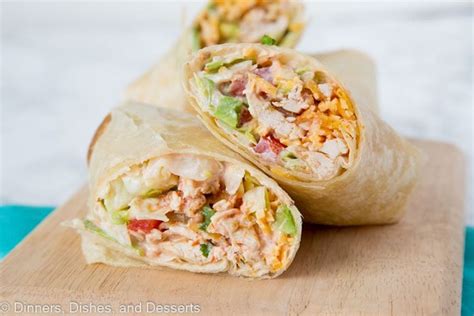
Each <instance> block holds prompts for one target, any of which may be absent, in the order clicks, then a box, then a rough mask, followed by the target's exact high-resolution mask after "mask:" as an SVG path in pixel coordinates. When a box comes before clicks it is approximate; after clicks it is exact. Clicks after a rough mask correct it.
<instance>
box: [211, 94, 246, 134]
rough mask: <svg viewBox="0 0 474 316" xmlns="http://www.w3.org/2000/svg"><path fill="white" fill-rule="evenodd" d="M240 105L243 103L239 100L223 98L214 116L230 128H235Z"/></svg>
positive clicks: (237, 122)
mask: <svg viewBox="0 0 474 316" xmlns="http://www.w3.org/2000/svg"><path fill="white" fill-rule="evenodd" d="M242 105H243V103H242V101H240V100H239V99H236V98H232V97H228V96H223V97H222V98H221V99H220V100H219V104H218V105H217V108H216V111H215V113H214V115H215V116H216V117H217V118H218V119H219V120H221V121H222V122H224V123H225V124H227V125H229V126H230V127H233V128H237V125H238V124H239V114H240V110H241V109H242Z"/></svg>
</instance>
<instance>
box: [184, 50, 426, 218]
mask: <svg viewBox="0 0 474 316" xmlns="http://www.w3.org/2000/svg"><path fill="white" fill-rule="evenodd" d="M184 68H185V69H184V78H185V80H184V86H185V89H186V91H187V93H188V95H189V100H190V104H191V105H192V106H193V107H194V108H195V110H196V111H197V112H198V114H199V116H200V118H201V119H202V121H203V122H204V124H205V125H206V126H207V128H208V129H209V130H210V131H211V132H212V133H213V134H214V135H215V136H216V137H217V138H218V139H220V140H221V141H222V142H223V143H224V144H226V145H227V146H228V147H229V148H232V149H233V150H234V151H236V152H238V153H240V154H242V155H243V156H244V157H246V158H247V159H249V160H250V161H252V162H253V163H254V164H256V165H257V166H258V167H259V168H260V169H262V170H263V171H265V172H266V173H267V174H268V175H270V176H271V177H272V178H274V179H276V180H277V182H279V184H280V185H281V186H282V187H283V188H284V189H285V190H286V191H287V192H288V193H289V194H290V195H291V196H292V197H293V199H294V200H295V201H296V204H297V205H298V207H299V208H300V210H301V212H302V214H303V216H304V219H305V220H306V221H309V222H313V223H320V224H331V225H362V224H382V223H393V222H396V221H398V220H399V219H400V218H401V216H402V214H403V210H404V208H403V206H404V204H405V202H406V200H407V198H408V196H409V193H410V192H411V190H412V188H413V186H414V183H415V179H416V176H417V156H418V154H417V150H416V149H415V148H414V147H413V146H412V145H410V144H409V143H408V142H406V141H405V140H404V139H403V138H401V137H399V136H398V135H397V134H396V133H395V131H394V130H392V129H391V128H390V127H389V126H388V125H387V124H385V123H384V122H383V121H382V120H381V119H380V118H378V117H377V115H376V114H374V112H373V111H371V110H370V109H369V108H368V106H367V105H366V104H361V103H356V102H355V100H354V99H353V98H352V97H351V95H350V93H349V91H348V90H347V89H346V88H345V87H344V86H343V85H342V84H341V83H340V82H339V81H338V80H337V79H336V78H334V77H333V76H332V75H331V74H330V73H329V72H328V71H327V70H326V69H325V68H324V67H323V66H322V64H320V63H319V62H318V61H317V60H315V59H314V58H312V57H309V56H306V55H303V54H300V53H297V52H295V51H293V50H290V49H283V48H278V47H275V46H265V45H259V44H223V45H216V46H213V47H207V48H204V49H202V50H200V51H198V52H197V53H196V54H195V55H193V57H192V59H191V60H190V61H189V62H188V63H187V64H186V65H185V67H184Z"/></svg>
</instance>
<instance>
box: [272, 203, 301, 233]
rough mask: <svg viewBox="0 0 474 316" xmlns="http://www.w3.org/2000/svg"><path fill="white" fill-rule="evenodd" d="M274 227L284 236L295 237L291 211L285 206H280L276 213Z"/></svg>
mask: <svg viewBox="0 0 474 316" xmlns="http://www.w3.org/2000/svg"><path fill="white" fill-rule="evenodd" d="M274 226H275V228H276V229H277V230H279V231H281V232H284V233H285V234H288V235H291V236H294V235H296V224H295V220H294V218H293V215H292V214H291V209H290V208H289V207H288V206H287V205H280V206H279V207H278V209H277V211H276V220H275V223H274Z"/></svg>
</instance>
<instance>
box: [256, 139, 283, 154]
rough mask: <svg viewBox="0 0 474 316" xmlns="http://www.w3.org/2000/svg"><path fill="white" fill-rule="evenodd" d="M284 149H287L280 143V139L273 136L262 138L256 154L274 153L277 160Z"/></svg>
mask: <svg viewBox="0 0 474 316" xmlns="http://www.w3.org/2000/svg"><path fill="white" fill-rule="evenodd" d="M283 149H285V145H283V144H282V143H280V142H279V141H278V139H276V138H275V137H273V136H272V135H268V136H265V137H261V138H260V140H259V142H258V144H257V145H256V146H255V148H254V150H255V152H256V153H259V154H265V153H273V154H274V155H275V158H276V156H278V154H279V153H280V152H281V151H282V150H283Z"/></svg>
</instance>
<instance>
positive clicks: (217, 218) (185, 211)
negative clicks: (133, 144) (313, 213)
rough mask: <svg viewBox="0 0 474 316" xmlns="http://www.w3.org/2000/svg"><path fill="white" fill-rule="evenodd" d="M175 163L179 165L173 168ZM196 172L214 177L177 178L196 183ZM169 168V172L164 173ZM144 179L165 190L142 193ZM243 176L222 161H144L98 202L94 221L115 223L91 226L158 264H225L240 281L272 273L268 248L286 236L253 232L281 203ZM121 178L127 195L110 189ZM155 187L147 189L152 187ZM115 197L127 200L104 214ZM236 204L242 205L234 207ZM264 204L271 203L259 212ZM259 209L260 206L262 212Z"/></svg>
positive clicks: (274, 263) (277, 262)
mask: <svg viewBox="0 0 474 316" xmlns="http://www.w3.org/2000/svg"><path fill="white" fill-rule="evenodd" d="M207 160H209V161H207ZM171 161H173V163H171ZM176 161H179V162H181V163H180V164H176V163H174V162H176ZM193 161H194V163H192V162H193ZM196 165H197V166H200V168H207V169H213V170H215V171H216V172H217V173H216V174H209V175H208V176H207V178H206V179H205V180H194V179H190V178H187V177H184V176H179V175H177V174H181V175H192V176H193V177H194V178H202V175H203V173H202V170H200V168H197V169H196V168H195V166H196ZM170 168H171V169H172V170H173V172H169V171H170ZM144 174H147V175H148V178H147V180H146V181H149V180H153V179H152V178H150V177H149V174H155V175H156V176H157V177H164V178H166V179H168V181H170V182H171V183H172V184H173V186H170V184H167V185H162V187H163V188H165V189H163V190H157V189H156V188H150V187H147V186H146V183H147V182H146V181H145V179H144V177H143V175H144ZM245 177H246V171H245V170H244V169H243V168H241V167H240V166H237V165H235V164H233V163H228V162H222V163H214V160H210V159H208V158H204V157H199V156H193V155H184V154H183V155H170V156H169V157H163V158H160V159H152V160H150V161H148V162H146V163H144V164H142V165H140V166H134V167H133V168H131V169H130V171H129V172H127V173H125V174H124V175H122V176H121V177H119V178H118V179H116V180H114V181H112V182H111V186H112V183H113V185H114V186H113V187H114V190H111V189H110V190H109V191H108V192H109V193H108V194H109V195H110V196H109V195H107V196H106V197H104V200H103V202H100V203H98V210H99V212H100V214H102V213H103V212H109V213H110V212H111V213H113V214H115V215H114V216H115V217H114V218H115V220H116V222H113V223H111V222H110V220H109V219H108V217H107V216H102V217H100V219H101V222H100V223H99V226H100V227H102V228H107V231H115V232H121V234H126V235H125V236H121V235H113V234H112V236H113V238H114V239H116V240H123V242H122V243H124V244H127V243H128V244H129V245H132V246H133V247H135V248H136V249H141V250H142V251H143V253H144V255H145V256H146V257H148V258H150V259H152V260H157V262H160V263H167V262H187V263H191V264H198V265H206V264H217V263H218V262H222V261H223V260H227V261H229V262H230V264H231V266H232V269H235V270H238V271H239V273H242V274H243V275H248V276H263V275H266V274H269V273H274V272H276V271H277V270H278V268H276V267H281V266H282V265H283V264H284V263H282V262H281V258H279V256H278V255H276V254H275V249H276V248H277V247H279V243H278V240H280V238H281V236H282V235H286V233H284V232H281V231H278V230H273V229H270V231H269V234H267V235H265V236H263V235H261V234H260V233H259V231H260V230H261V228H260V226H261V218H262V214H264V215H263V217H264V218H265V220H267V219H269V220H270V222H269V223H271V222H274V221H275V212H276V210H277V208H278V207H279V206H280V205H281V202H279V200H278V198H276V196H275V195H274V194H273V193H270V192H269V191H268V189H266V188H264V187H263V186H261V185H259V184H258V183H257V182H256V180H255V179H254V178H251V179H246V178H245ZM123 179H127V180H126V181H128V182H129V183H133V187H132V189H133V192H134V195H133V194H132V195H131V194H130V193H129V192H128V191H126V190H127V188H126V187H125V186H122V187H120V186H118V185H117V183H123V182H124V181H123ZM157 180H159V179H155V180H153V181H151V183H159V181H157ZM244 181H247V185H248V184H249V181H251V183H252V187H255V188H253V189H245V185H244ZM120 188H121V190H123V191H120ZM257 191H258V192H268V193H262V194H260V196H257V195H252V194H251V192H257ZM143 192H144V193H143ZM117 196H125V197H127V199H130V201H129V202H126V205H124V206H121V207H120V208H117V209H113V210H107V209H104V205H105V204H110V203H106V202H104V201H107V200H109V199H112V200H114V201H115V200H119V201H122V200H124V201H125V199H124V198H117ZM243 199H244V200H245V201H246V202H245V203H246V204H245V206H243V205H242V200H243ZM252 199H256V200H258V201H255V203H254V204H251V203H250V202H249V201H250V200H252ZM268 199H271V203H270V204H268V205H267V200H268ZM249 203H250V204H249ZM262 205H267V206H266V207H265V209H262ZM262 212H263V213H262ZM117 216H120V217H118V218H117ZM117 220H118V221H117ZM291 220H293V219H291ZM123 221H125V222H126V223H123ZM110 227H111V228H110ZM269 227H270V226H269ZM112 228H113V229H112ZM104 230H105V229H104ZM262 238H265V240H262ZM127 240H129V241H127ZM269 247H270V248H273V251H270V249H269ZM286 249H290V247H287V248H286ZM288 251H289V250H288ZM262 254H264V255H262Z"/></svg>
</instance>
